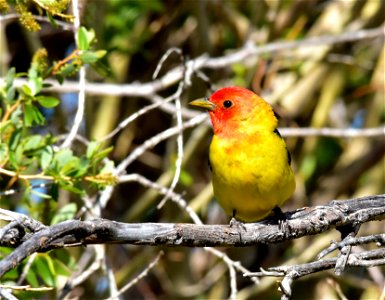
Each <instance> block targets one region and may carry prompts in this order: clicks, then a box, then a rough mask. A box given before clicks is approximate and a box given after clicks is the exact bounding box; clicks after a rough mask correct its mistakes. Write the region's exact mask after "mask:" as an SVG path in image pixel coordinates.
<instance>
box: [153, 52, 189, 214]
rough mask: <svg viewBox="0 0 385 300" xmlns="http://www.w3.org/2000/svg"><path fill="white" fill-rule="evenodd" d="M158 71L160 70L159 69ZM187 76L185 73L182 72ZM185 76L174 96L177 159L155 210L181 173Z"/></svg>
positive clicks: (180, 54) (163, 200)
mask: <svg viewBox="0 0 385 300" xmlns="http://www.w3.org/2000/svg"><path fill="white" fill-rule="evenodd" d="M174 51H176V52H177V53H178V54H179V56H180V57H181V59H182V60H183V56H182V51H181V50H180V49H175V50H174ZM159 69H160V68H159ZM184 73H185V74H187V71H186V70H185V72H184ZM186 81H187V79H186V76H184V78H183V80H181V81H180V82H179V86H178V89H177V91H176V92H175V94H174V99H175V108H176V110H175V112H176V121H177V126H176V127H177V128H178V135H177V140H176V141H177V158H176V160H175V172H174V176H173V179H172V181H171V185H170V188H169V189H168V191H167V193H166V195H164V197H163V199H162V200H161V201H160V202H159V204H158V206H157V208H158V209H161V208H162V207H163V205H164V204H165V203H166V202H167V200H168V199H169V197H170V193H171V192H173V191H174V189H175V187H176V185H177V183H178V181H179V177H180V173H181V171H182V161H183V119H182V105H181V102H180V97H181V94H182V92H183V89H184V86H185V85H186Z"/></svg>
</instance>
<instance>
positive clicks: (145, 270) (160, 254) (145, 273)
mask: <svg viewBox="0 0 385 300" xmlns="http://www.w3.org/2000/svg"><path fill="white" fill-rule="evenodd" d="M163 254H164V252H163V251H160V252H159V253H158V255H157V256H156V257H155V259H154V260H153V261H152V262H151V263H150V264H149V265H148V266H147V267H146V268H145V269H144V270H143V271H142V272H140V274H139V275H138V276H136V277H135V278H134V279H133V280H131V281H130V282H129V283H127V284H126V285H125V286H124V287H122V288H121V289H120V290H119V292H118V293H117V294H114V295H113V296H111V297H109V298H107V299H106V300H112V299H118V297H119V296H120V295H122V294H123V293H124V292H126V291H127V290H128V289H130V288H131V287H132V286H133V285H134V284H136V283H138V281H139V280H141V279H142V278H143V277H145V276H147V274H148V272H149V271H151V269H152V268H154V267H155V266H156V264H157V263H158V262H159V259H160V258H161V257H162V256H163Z"/></svg>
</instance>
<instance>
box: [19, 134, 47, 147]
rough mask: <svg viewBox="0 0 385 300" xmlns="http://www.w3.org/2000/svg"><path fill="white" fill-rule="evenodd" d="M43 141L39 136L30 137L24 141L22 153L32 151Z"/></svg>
mask: <svg viewBox="0 0 385 300" xmlns="http://www.w3.org/2000/svg"><path fill="white" fill-rule="evenodd" d="M42 141H43V136H41V135H31V136H28V137H26V138H25V139H24V151H28V150H34V149H36V148H38V147H39V146H40V145H41V143H42Z"/></svg>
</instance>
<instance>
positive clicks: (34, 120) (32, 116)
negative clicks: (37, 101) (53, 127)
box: [24, 104, 45, 127]
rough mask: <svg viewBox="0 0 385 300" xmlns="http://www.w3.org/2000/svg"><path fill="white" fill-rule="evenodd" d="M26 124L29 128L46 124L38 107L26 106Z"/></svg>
mask: <svg viewBox="0 0 385 300" xmlns="http://www.w3.org/2000/svg"><path fill="white" fill-rule="evenodd" d="M24 123H25V126H27V127H31V126H32V125H42V124H44V123H45V118H44V116H43V115H42V114H41V112H40V111H39V109H38V108H37V107H35V106H33V105H31V104H24Z"/></svg>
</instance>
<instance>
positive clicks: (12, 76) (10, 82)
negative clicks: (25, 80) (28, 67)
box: [5, 68, 16, 88]
mask: <svg viewBox="0 0 385 300" xmlns="http://www.w3.org/2000/svg"><path fill="white" fill-rule="evenodd" d="M15 75H16V69H15V68H10V69H9V71H8V73H7V76H6V77H5V80H6V82H7V88H9V87H11V86H12V85H13V81H14V79H15Z"/></svg>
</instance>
